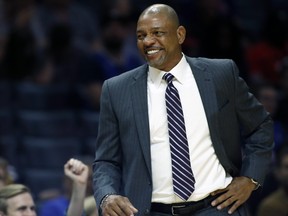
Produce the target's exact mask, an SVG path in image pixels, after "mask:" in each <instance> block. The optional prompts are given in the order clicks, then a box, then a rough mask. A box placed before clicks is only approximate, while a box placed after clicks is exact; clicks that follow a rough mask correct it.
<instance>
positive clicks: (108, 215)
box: [101, 195, 138, 216]
mask: <svg viewBox="0 0 288 216" xmlns="http://www.w3.org/2000/svg"><path fill="white" fill-rule="evenodd" d="M101 208H102V214H103V216H116V215H121V216H124V215H126V216H132V215H134V214H135V213H137V212H138V210H137V209H136V208H135V207H134V206H133V205H132V204H131V203H130V201H129V200H128V198H127V197H123V196H120V195H109V196H108V197H107V198H106V199H105V201H104V202H103V204H102V205H101Z"/></svg>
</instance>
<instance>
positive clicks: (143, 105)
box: [131, 65, 151, 177]
mask: <svg viewBox="0 0 288 216" xmlns="http://www.w3.org/2000/svg"><path fill="white" fill-rule="evenodd" d="M138 72H139V73H136V74H135V76H134V77H133V80H132V85H131V92H132V104H133V113H134V118H135V123H136V127H137V131H138V136H139V140H140V146H141V149H142V152H143V157H144V160H145V163H146V166H147V169H148V171H149V174H150V177H151V155H150V132H149V118H148V102H147V65H144V66H142V67H141V68H140V69H139V71H138Z"/></svg>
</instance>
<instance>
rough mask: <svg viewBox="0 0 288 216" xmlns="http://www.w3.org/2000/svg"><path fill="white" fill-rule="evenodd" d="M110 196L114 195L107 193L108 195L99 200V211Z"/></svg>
mask: <svg viewBox="0 0 288 216" xmlns="http://www.w3.org/2000/svg"><path fill="white" fill-rule="evenodd" d="M111 195H115V194H113V193H109V194H106V195H105V196H104V197H103V198H102V200H101V202H100V208H101V209H102V208H103V206H104V205H105V203H106V202H107V199H108V197H109V196H111Z"/></svg>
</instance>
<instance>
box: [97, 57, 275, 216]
mask: <svg viewBox="0 0 288 216" xmlns="http://www.w3.org/2000/svg"><path fill="white" fill-rule="evenodd" d="M186 58H187V61H188V63H189V64H190V66H191V68H192V72H193V74H194V77H195V79H196V82H197V85H198V88H199V91H200V95H201V98H202V102H203V105H204V109H205V112H206V116H207V120H208V125H209V129H210V134H211V139H212V143H213V146H214V148H215V152H216V154H217V156H218V158H219V160H220V162H221V164H222V165H223V167H224V169H225V170H226V171H227V172H228V173H229V174H230V175H232V176H239V175H241V176H248V177H251V178H254V179H256V180H257V181H258V182H259V183H260V184H263V181H264V177H265V175H266V172H267V169H268V166H269V163H270V158H271V152H272V148H273V124H272V121H271V118H270V116H269V115H268V113H267V112H266V111H265V110H264V109H263V107H262V105H261V104H260V103H258V101H257V100H256V99H255V98H254V96H253V95H251V94H250V93H249V92H248V87H247V85H246V84H245V82H244V81H243V80H242V79H241V78H239V76H238V75H239V74H238V69H237V67H236V65H235V64H234V62H233V61H231V60H216V59H213V60H212V59H206V58H189V57H186ZM147 70H148V66H147V65H142V66H140V67H138V68H136V69H134V70H131V71H129V72H126V73H124V74H121V75H120V76H117V77H114V78H111V79H109V80H107V81H105V82H104V84H103V89H102V96H101V108H100V122H99V131H98V138H97V143H96V154H95V162H94V164H93V169H94V173H93V186H94V191H95V194H94V195H95V198H96V201H97V204H98V205H99V204H100V201H101V199H102V198H103V197H104V196H105V195H106V194H121V195H124V196H126V197H128V198H129V200H130V201H131V202H132V204H133V205H134V206H135V207H136V208H137V209H138V210H139V213H138V215H143V214H148V213H149V209H150V204H151V194H152V173H151V160H150V136H149V121H148V105H147ZM191 100H193V98H191Z"/></svg>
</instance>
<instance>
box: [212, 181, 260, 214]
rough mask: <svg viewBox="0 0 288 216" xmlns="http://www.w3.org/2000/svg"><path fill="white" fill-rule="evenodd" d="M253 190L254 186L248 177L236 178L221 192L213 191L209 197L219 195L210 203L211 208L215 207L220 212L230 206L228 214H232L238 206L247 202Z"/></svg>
mask: <svg viewBox="0 0 288 216" xmlns="http://www.w3.org/2000/svg"><path fill="white" fill-rule="evenodd" d="M254 189H255V184H254V183H253V182H252V181H251V179H249V178H248V177H244V176H241V177H236V178H234V179H233V180H232V182H231V183H230V184H229V185H228V186H227V187H226V188H225V189H222V190H217V191H214V192H213V193H212V194H211V195H212V196H214V195H217V194H220V193H223V194H222V195H220V196H219V197H218V198H217V199H215V200H214V201H213V202H212V206H217V209H219V210H221V209H223V208H226V207H228V206H231V207H230V209H229V211H228V213H229V214H232V213H233V212H234V211H235V210H236V209H237V208H238V207H239V206H240V205H242V204H243V203H244V202H246V201H247V200H248V198H249V197H250V195H251V193H252V191H253V190H254Z"/></svg>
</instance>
